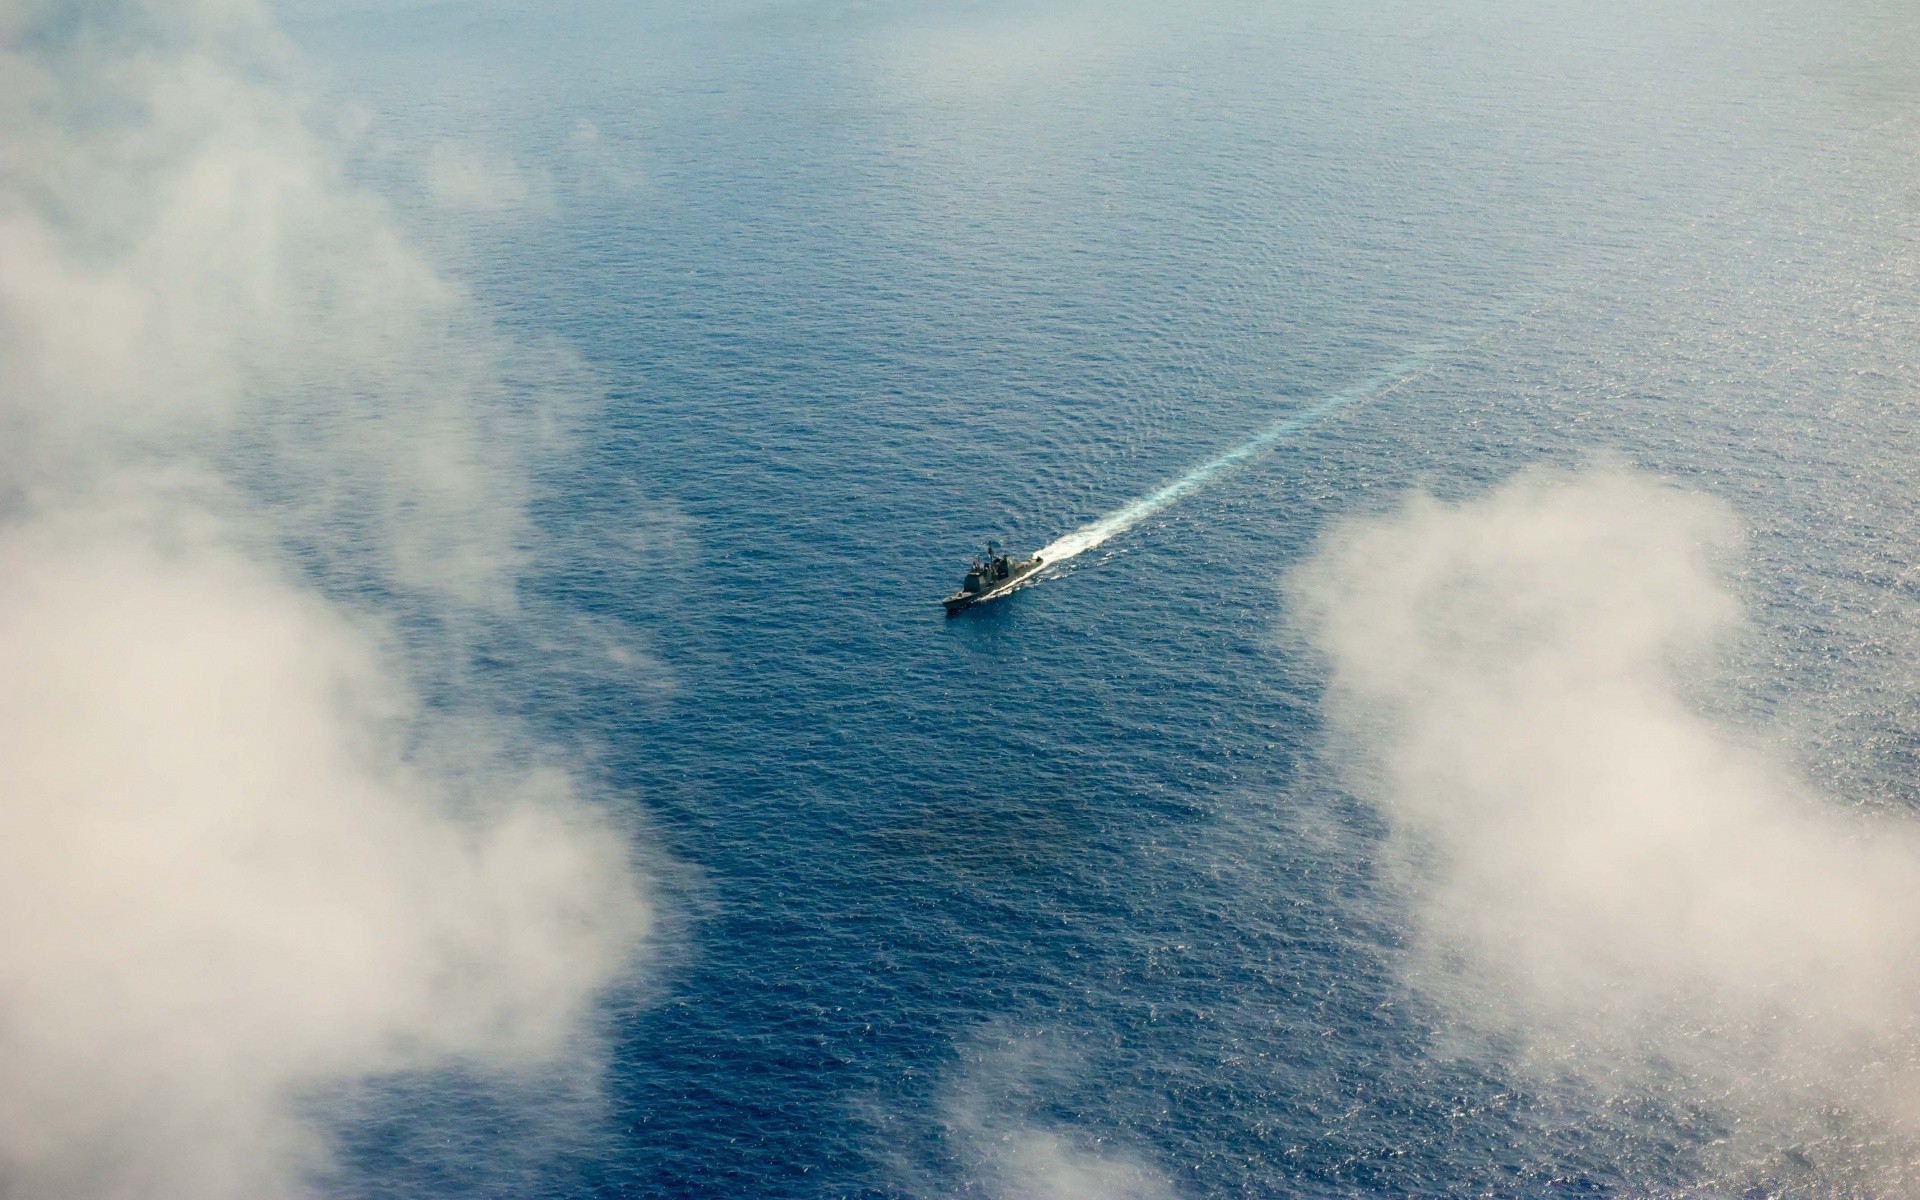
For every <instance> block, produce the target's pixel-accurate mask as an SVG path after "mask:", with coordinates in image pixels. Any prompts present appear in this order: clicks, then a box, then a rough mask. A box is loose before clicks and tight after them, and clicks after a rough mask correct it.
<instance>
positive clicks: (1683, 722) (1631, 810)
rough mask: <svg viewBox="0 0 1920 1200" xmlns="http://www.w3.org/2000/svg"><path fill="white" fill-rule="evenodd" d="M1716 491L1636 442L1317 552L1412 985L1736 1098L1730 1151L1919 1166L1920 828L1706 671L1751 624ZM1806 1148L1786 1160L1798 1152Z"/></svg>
mask: <svg viewBox="0 0 1920 1200" xmlns="http://www.w3.org/2000/svg"><path fill="white" fill-rule="evenodd" d="M1739 546H1740V535H1739V529H1738V524H1737V522H1736V521H1735V519H1734V518H1733V516H1732V514H1731V513H1730V512H1729V511H1728V510H1727V509H1726V507H1725V506H1724V505H1722V504H1720V503H1718V502H1715V501H1712V500H1709V499H1706V498H1703V497H1700V496H1696V495H1689V494H1685V493H1681V492H1678V491H1676V490H1673V489H1671V488H1668V487H1665V486H1662V485H1659V484H1657V483H1655V482H1652V481H1649V480H1647V479H1645V478H1643V477H1640V476H1637V475H1634V474H1631V473H1628V472H1624V471H1620V470H1613V469H1602V470H1595V471H1589V472H1587V473H1584V474H1580V475H1575V476H1558V475H1550V474H1540V473H1530V474H1527V475H1524V476H1522V477H1520V478H1518V479H1516V480H1515V481H1512V482H1510V483H1508V484H1507V485H1506V486H1504V487H1502V488H1500V489H1498V490H1496V491H1495V492H1493V493H1491V494H1489V495H1487V496H1485V497H1484V498H1481V499H1478V500H1475V501H1472V502H1470V503H1465V504H1460V505H1445V504H1441V503H1438V502H1436V501H1434V500H1432V499H1430V498H1426V497H1415V498H1413V499H1412V500H1410V501H1409V502H1408V503H1407V504H1406V505H1405V507H1403V508H1402V509H1401V510H1400V511H1398V512H1396V513H1393V514H1391V515H1388V516H1384V517H1380V518H1375V519H1370V520H1362V521H1356V522H1351V523H1349V524H1347V525H1344V526H1342V527H1340V528H1338V529H1336V530H1335V531H1334V532H1332V533H1331V534H1329V535H1328V537H1327V538H1326V540H1325V542H1324V544H1323V545H1322V547H1321V548H1320V550H1319V551H1318V553H1317V554H1316V555H1315V557H1314V558H1313V560H1312V561H1311V562H1310V563H1309V564H1307V565H1306V566H1305V567H1304V568H1303V569H1302V570H1301V571H1300V572H1298V573H1297V574H1296V575H1295V577H1294V578H1293V579H1292V581H1291V584H1290V591H1291V595H1292V599H1293V605H1294V611H1295V614H1296V617H1297V619H1298V621H1299V622H1300V624H1301V627H1302V628H1303V629H1304V630H1305V631H1306V633H1307V634H1308V636H1309V637H1310V638H1311V640H1312V641H1313V642H1314V643H1315V644H1316V645H1317V646H1318V647H1319V649H1320V650H1321V651H1323V652H1324V653H1325V655H1326V657H1327V659H1328V661H1329V663H1330V665H1331V668H1332V677H1331V686H1330V689H1329V692H1328V696H1327V701H1326V706H1327V714H1328V718H1329V724H1330V728H1331V731H1332V736H1333V738H1334V739H1335V743H1336V746H1337V747H1338V748H1339V749H1340V751H1341V752H1342V753H1343V754H1344V755H1345V756H1346V757H1347V758H1348V761H1349V763H1350V764H1351V765H1352V767H1353V779H1354V782H1355V784H1356V786H1358V787H1359V788H1360V790H1361V791H1362V792H1363V793H1364V794H1366V795H1367V796H1368V797H1369V798H1371V799H1372V800H1373V801H1374V802H1375V803H1377V804H1378V805H1379V806H1380V808H1381V810H1382V811H1383V812H1384V814H1385V815H1386V817H1387V818H1388V820H1389V822H1390V826H1391V831H1392V832H1391V837H1390V840H1389V842H1388V844H1387V846H1386V849H1385V851H1384V853H1385V863H1386V866H1387V868H1388V870H1389V871H1390V873H1391V874H1392V876H1393V878H1394V879H1395V880H1396V881H1397V882H1398V884H1399V885H1400V886H1401V887H1402V888H1404V892H1405V895H1406V897H1407V899H1408V901H1409V903H1410V905H1411V910H1412V918H1413V927H1412V930H1411V935H1412V938H1413V947H1414V958H1413V961H1412V964H1411V965H1410V967H1409V972H1410V974H1409V978H1410V981H1411V982H1412V983H1413V984H1414V985H1416V986H1417V987H1419V988H1421V989H1423V990H1424V991H1426V992H1427V993H1428V994H1429V995H1431V996H1432V997H1434V998H1435V999H1437V1000H1438V1001H1440V1002H1441V1003H1442V1004H1443V1005H1445V1006H1447V1007H1448V1008H1449V1009H1450V1010H1451V1011H1452V1012H1453V1013H1454V1014H1455V1015H1456V1016H1457V1017H1458V1018H1460V1019H1461V1020H1462V1021H1463V1022H1465V1023H1466V1024H1467V1025H1468V1026H1470V1027H1474V1028H1478V1029H1481V1030H1483V1031H1486V1032H1487V1033H1490V1034H1492V1035H1494V1036H1495V1037H1496V1038H1500V1039H1511V1041H1512V1043H1513V1044H1514V1045H1516V1046H1517V1047H1518V1052H1519V1054H1520V1056H1521V1060H1522V1062H1523V1063H1525V1064H1526V1065H1527V1066H1528V1067H1529V1068H1530V1069H1532V1070H1535V1071H1538V1072H1540V1073H1542V1074H1544V1075H1548V1076H1552V1077H1555V1078H1561V1079H1570V1080H1574V1081H1576V1082H1578V1083H1579V1084H1580V1085H1581V1086H1584V1087H1592V1088H1594V1089H1597V1090H1598V1091H1599V1092H1600V1093H1602V1094H1614V1093H1633V1094H1637V1095H1641V1096H1664V1097H1666V1098H1667V1100H1668V1101H1669V1102H1673V1103H1680V1104H1688V1103H1691V1104H1698V1105H1702V1106H1705V1107H1708V1108H1711V1109H1714V1110H1717V1111H1719V1112H1721V1113H1723V1114H1725V1115H1726V1116H1727V1118H1728V1119H1729V1120H1730V1121H1731V1125H1730V1127H1729V1128H1730V1130H1731V1132H1730V1134H1729V1136H1728V1137H1727V1138H1726V1139H1725V1140H1724V1141H1723V1142H1722V1144H1721V1145H1720V1147H1719V1149H1718V1151H1717V1152H1719V1153H1723V1154H1725V1155H1726V1156H1727V1158H1728V1160H1729V1162H1730V1163H1731V1164H1732V1166H1731V1167H1730V1168H1729V1169H1738V1170H1748V1169H1752V1170H1760V1169H1761V1168H1759V1167H1755V1166H1754V1164H1756V1163H1762V1162H1765V1161H1766V1160H1767V1156H1768V1155H1769V1154H1772V1153H1774V1152H1784V1151H1785V1149H1786V1148H1788V1147H1796V1149H1795V1154H1797V1155H1798V1156H1799V1158H1798V1159H1797V1160H1796V1161H1801V1162H1806V1163H1812V1164H1814V1169H1817V1170H1819V1171H1821V1172H1825V1173H1828V1177H1829V1178H1834V1177H1837V1176H1836V1175H1835V1174H1834V1173H1836V1172H1854V1171H1869V1172H1883V1171H1890V1172H1894V1175H1892V1176H1881V1175H1875V1176H1872V1177H1873V1178H1875V1179H1877V1180H1878V1181H1879V1183H1878V1185H1876V1186H1884V1185H1886V1184H1887V1182H1888V1180H1889V1179H1893V1178H1904V1177H1903V1176H1899V1175H1898V1172H1899V1171H1901V1170H1902V1169H1903V1168H1900V1167H1899V1166H1898V1161H1899V1158H1900V1156H1899V1155H1898V1154H1897V1153H1891V1152H1886V1153H1882V1152H1876V1151H1871V1150H1868V1149H1866V1148H1865V1147H1866V1146H1867V1145H1868V1144H1869V1143H1872V1142H1876V1141H1877V1142H1880V1143H1883V1144H1884V1143H1885V1141H1886V1139H1887V1138H1888V1137H1890V1136H1897V1137H1905V1136H1910V1135H1911V1134H1912V1133H1913V1132H1914V1130H1913V1127H1912V1119H1913V1116H1914V1115H1915V1114H1914V1101H1915V1099H1916V1098H1920V1057H1916V1054H1915V1043H1914V1042H1913V1038H1912V1034H1913V1032H1914V1030H1915V1029H1916V1028H1920V841H1916V837H1915V833H1914V830H1913V829H1912V827H1911V826H1910V825H1909V824H1908V823H1906V822H1886V821H1879V822H1876V821H1873V820H1869V819H1865V818H1861V817H1858V816H1855V815H1852V814H1849V813H1848V812H1845V811H1843V810H1841V809H1840V808H1839V807H1838V806H1837V805H1835V804H1834V803H1833V802H1832V801H1831V800H1830V799H1827V798H1824V797H1821V796H1819V795H1817V794H1815V792H1814V790H1813V789H1812V788H1810V787H1809V786H1808V785H1807V784H1806V783H1805V781H1803V780H1802V779H1800V778H1799V777H1798V776H1797V775H1796V773H1795V772H1794V771H1793V770H1792V769H1791V767H1790V765H1789V764H1787V763H1786V762H1784V761H1782V760H1781V758H1780V757H1779V756H1778V755H1777V754H1776V753H1775V752H1774V751H1773V750H1772V749H1771V748H1770V747H1769V745H1767V744H1764V743H1763V742H1762V741H1761V740H1760V739H1759V738H1758V737H1757V736H1754V735H1752V734H1749V733H1747V732H1743V731H1741V730H1739V729H1737V728H1734V727H1731V726H1730V725H1728V724H1727V723H1726V721H1725V720H1723V719H1715V718H1713V717H1710V716H1708V715H1704V714H1703V712H1702V711H1700V710H1699V709H1697V708H1696V707H1695V706H1693V705H1691V704H1690V703H1689V702H1688V699H1687V697H1688V696H1689V694H1691V692H1692V691H1693V690H1695V689H1698V688H1699V687H1700V686H1702V684H1703V682H1704V681H1705V679H1706V672H1707V671H1708V669H1709V668H1710V666H1711V664H1712V663H1713V662H1714V661H1715V655H1716V654H1717V653H1718V652H1719V650H1720V649H1721V648H1722V647H1723V646H1724V644H1725V640H1726V639H1728V638H1730V637H1733V636H1738V635H1740V634H1742V632H1743V629H1744V626H1743V617H1742V613H1741V607H1740V605H1739V603H1738V601H1737V598H1736V597H1735V595H1734V594H1733V592H1732V590H1731V588H1730V585H1729V583H1728V581H1727V574H1726V571H1727V565H1728V564H1729V562H1730V560H1731V559H1732V557H1733V556H1734V555H1736V554H1737V552H1738V550H1739ZM1777 1167H1778V1164H1777V1163H1776V1164H1774V1166H1773V1167H1767V1168H1765V1169H1766V1170H1772V1169H1775V1168H1777Z"/></svg>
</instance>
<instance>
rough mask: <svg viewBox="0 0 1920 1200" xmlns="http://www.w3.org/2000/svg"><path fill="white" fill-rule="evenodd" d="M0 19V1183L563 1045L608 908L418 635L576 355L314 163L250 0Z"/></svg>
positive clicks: (210, 1155)
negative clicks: (318, 1098)
mask: <svg viewBox="0 0 1920 1200" xmlns="http://www.w3.org/2000/svg"><path fill="white" fill-rule="evenodd" d="M0 37H4V39H5V40H4V42H3V43H0V128H4V129H6V131H7V133H6V135H5V136H6V141H5V143H4V156H5V157H4V160H0V262H4V264H5V269H4V270H0V876H3V877H4V878H0V897H3V898H0V1191H4V1192H6V1193H7V1194H10V1195H22V1196H27V1195H31V1196H39V1197H69V1196H71V1197H89V1198H99V1197H114V1196H182V1195H193V1196H199V1197H214V1198H217V1197H241V1196H245V1197H262V1196H285V1195H298V1194H301V1193H303V1192H304V1191H305V1190H306V1189H307V1187H308V1186H309V1185H308V1183H307V1181H308V1180H309V1179H311V1178H312V1177H313V1174H314V1173H315V1172H321V1171H324V1170H326V1169H327V1166H328V1162H327V1159H328V1145H327V1140H326V1135H325V1132H324V1130H322V1129H321V1128H320V1127H318V1126H316V1125H314V1124H313V1123H312V1121H311V1119H310V1105H308V1104H307V1103H306V1101H308V1100H309V1099H310V1098H311V1097H312V1096H314V1095H316V1094H318V1093H319V1092H322V1091H325V1090H326V1089H330V1088H336V1087H341V1086H347V1085H351V1084H353V1083H354V1082H355V1081H357V1080H361V1079H366V1078H370V1077H378V1076H380V1075H382V1074H385V1073H389V1072H396V1071H407V1072H419V1071H431V1070H434V1069H438V1068H445V1067H462V1068H468V1069H476V1070H480V1071H483V1072H497V1071H506V1072H512V1071H516V1070H520V1069H522V1068H526V1069H534V1068H538V1069H541V1070H547V1071H550V1070H552V1069H553V1068H554V1067H555V1065H556V1064H558V1065H560V1066H563V1067H569V1068H570V1069H571V1068H581V1067H590V1065H591V1063H592V1059H593V1053H594V1052H593V1041H594V1038H593V1021H592V1012H593V1009H594V1005H595V1003H596V999H597V997H598V996H599V995H600V994H602V992H603V991H604V989H606V988H608V987H609V986H612V985H614V984H616V983H618V982H619V981H621V980H622V979H623V978H627V977H628V976H629V975H630V972H631V971H632V970H633V968H634V966H635V963H636V956H637V954H638V951H639V948H640V946H641V945H642V943H643V941H644V938H645V935H646V933H647V930H648V928H649V926H650V923H651V918H650V909H649V902H648V899H647V896H646V889H645V886H644V882H643V879H642V877H641V875H640V873H639V872H638V871H637V869H636V866H635V861H634V857H635V854H636V846H635V844H634V842H633V840H632V839H631V837H630V836H629V835H628V834H626V833H625V832H623V831H621V830H619V829H617V828H615V826H614V825H613V823H612V822H611V821H610V819H609V817H608V816H607V815H606V813H605V811H604V810H603V809H601V808H600V807H598V806H596V805H595V804H593V803H591V802H590V798H588V797H585V796H583V795H582V788H583V784H582V783H581V781H580V780H579V779H578V778H576V777H573V776H570V775H569V774H568V773H567V772H566V771H563V770H561V769H559V768H557V767H554V766H552V765H550V761H551V760H552V759H553V758H554V757H555V755H554V754H553V753H552V752H547V751H542V750H541V749H540V748H538V747H535V746H531V745H529V744H528V741H527V739H526V737H525V735H524V734H523V733H522V732H520V731H519V730H517V729H516V728H515V726H514V725H513V724H512V722H510V721H507V720H505V719H503V718H501V717H499V716H498V715H496V714H495V713H493V712H492V711H491V709H490V706H489V704H488V696H487V695H486V692H485V689H484V688H483V687H481V686H479V685H478V684H477V683H476V682H475V677H474V676H473V675H471V674H470V673H465V672H463V670H462V669H461V666H460V664H461V663H462V662H463V661H464V660H465V658H466V649H467V648H466V645H465V643H464V641H463V640H462V638H461V637H460V636H459V631H460V630H462V629H467V628H470V627H473V623H474V619H475V618H485V619H487V620H497V619H499V618H502V617H510V616H512V615H513V614H514V613H515V612H516V610H517V605H518V603H519V602H518V600H517V598H516V587H515V581H516V578H517V575H518V573H519V571H520V569H521V566H522V563H523V562H524V561H525V559H526V557H527V555H528V553H529V545H530V540H531V539H530V534H529V522H528V520H527V517H526V515H525V505H526V498H527V490H528V489H527V482H526V479H527V466H528V459H529V457H530V456H537V455H539V454H542V453H544V452H545V451H547V450H548V449H550V448H552V447H555V446H557V445H558V444H559V441H560V439H559V436H558V433H557V430H559V429H561V428H562V427H564V424H565V413H566V411H567V410H568V408H569V406H570V405H571V404H572V403H573V402H574V397H576V396H577V395H578V393H579V380H580V378H581V374H582V373H581V372H580V371H579V370H578V368H577V367H576V366H575V365H574V364H573V363H572V362H571V360H569V359H568V358H567V356H565V355H564V354H562V353H559V352H557V351H553V350H550V349H541V350H536V349H534V348H529V347H525V346H520V345H516V344H514V343H512V342H511V341H509V340H507V339H506V338H504V337H502V336H500V335H499V334H497V333H496V332H494V331H493V330H492V329H491V328H490V326H489V325H488V322H487V321H486V319H485V317H484V314H482V313H481V312H480V311H479V310H478V309H477V308H476V307H475V306H474V304H473V303H472V302H471V300H470V299H469V298H468V297H467V296H466V295H465V294H464V293H463V292H462V291H461V289H460V288H459V287H457V286H455V285H454V284H452V283H450V282H448V281H447V280H446V279H445V278H444V277H442V276H441V275H440V274H439V273H437V272H436V271H435V270H434V268H433V266H432V265H431V264H430V263H429V262H428V261H427V260H426V259H425V258H424V257H423V256H422V255H421V254H420V253H419V252H418V251H417V250H416V249H414V248H413V247H412V246H411V245H409V244H408V242H407V241H406V239H405V237H404V236H403V235H402V234H401V232H400V230H399V227H398V225H397V223H396V222H395V221H394V220H393V219H392V217H391V216H390V214H389V213H388V210H387V208H386V206H385V204H384V203H383V202H382V201H381V200H380V199H379V198H378V197H376V196H373V195H370V194H368V193H366V192H364V191H361V190H358V189H356V188H354V187H352V186H349V185H348V184H347V183H346V182H345V181H344V180H343V177H342V175H341V173H340V171H339V168H338V161H337V158H336V157H335V154H334V152H333V151H332V149H331V148H330V147H329V146H328V145H327V144H326V143H324V142H323V141H321V140H320V139H318V138H317V137H316V136H315V135H314V134H313V133H312V132H311V131H310V130H309V127H308V125H307V123H306V120H305V116H304V110H303V107H302V102H301V100H300V99H299V97H298V96H297V95H294V94H291V93H289V92H287V91H286V90H285V89H284V87H283V85H282V84H281V83H280V82H278V81H280V80H282V79H284V78H285V74H286V72H285V57H286V50H285V48H284V47H283V46H282V45H281V43H280V42H279V40H278V38H277V37H276V35H275V34H274V33H273V31H272V30H271V28H270V27H268V25H267V24H266V22H265V19H264V17H263V16H262V15H261V13H260V12H259V11H258V10H256V9H255V8H254V7H253V6H252V5H250V4H247V3H243V2H240V0H232V2H224V0H218V2H217V0H205V2H203V3H193V2H190V0H189V2H184V3H178V4H171V5H166V4H159V3H154V4H147V5H141V4H131V5H125V6H106V7H104V8H103V7H101V6H93V5H82V4H71V5H61V4H33V5H25V4H21V3H0ZM556 379H557V380H558V381H559V382H558V383H557V384H556V383H552V382H549V381H552V380H556ZM316 581H319V582H323V583H325V584H327V585H328V586H329V588H330V589H331V593H330V594H332V595H334V596H339V595H346V594H351V595H358V596H381V597H386V598H387V599H386V600H385V601H383V602H382V604H385V603H392V604H398V605H402V606H404V607H405V610H406V611H407V612H408V613H409V614H410V615H413V616H419V615H426V616H429V617H431V620H430V621H429V622H427V623H426V624H425V625H424V626H422V625H420V624H419V623H417V622H415V623H410V625H409V628H433V629H438V630H440V631H442V632H441V633H440V634H438V635H433V636H432V637H431V639H430V640H427V641H422V640H420V639H421V638H422V637H426V636H428V635H423V634H414V635H411V636H412V637H413V640H411V641H402V640H401V639H400V638H398V637H397V636H396V634H395V632H394V630H395V628H397V626H396V625H395V624H394V623H393V622H391V621H389V620H388V619H386V618H385V617H384V616H383V615H382V612H381V610H380V609H379V608H376V607H362V608H349V607H347V606H346V605H344V604H343V603H342V602H341V601H340V600H338V599H330V598H329V593H323V592H322V591H321V590H320V588H319V586H317V583H316ZM371 603H372V602H371V601H368V602H366V604H368V605H370V604H371ZM429 684H430V685H432V686H433V687H434V688H435V689H436V691H435V695H436V699H435V701H434V703H432V704H428V703H426V702H424V701H423V700H422V698H421V696H422V689H423V687H424V686H427V685H429ZM449 689H451V690H449Z"/></svg>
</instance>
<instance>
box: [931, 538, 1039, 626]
mask: <svg viewBox="0 0 1920 1200" xmlns="http://www.w3.org/2000/svg"><path fill="white" fill-rule="evenodd" d="M1039 569H1040V560H1039V559H1038V558H1019V559H1016V558H1012V557H1009V556H1008V555H1005V554H1002V553H1000V547H999V545H998V544H997V543H994V542H988V543H987V557H986V558H985V559H984V560H982V559H978V558H976V559H974V560H973V565H972V566H971V567H968V568H967V578H966V580H965V581H964V582H962V583H961V584H960V590H959V591H957V592H955V593H954V594H953V595H951V596H948V597H947V598H946V599H944V600H942V601H940V603H942V604H944V605H946V606H947V615H948V616H952V615H953V614H955V613H957V612H959V611H960V610H961V609H963V608H966V607H967V606H968V605H971V604H978V603H980V602H981V601H982V600H991V599H993V598H994V597H995V596H1004V595H1006V594H1007V593H1008V592H1010V591H1012V590H1013V589H1014V588H1017V587H1019V586H1020V585H1021V584H1022V583H1023V582H1025V581H1026V579H1027V577H1028V576H1029V575H1032V574H1033V573H1034V572H1035V571H1038V570H1039Z"/></svg>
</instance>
